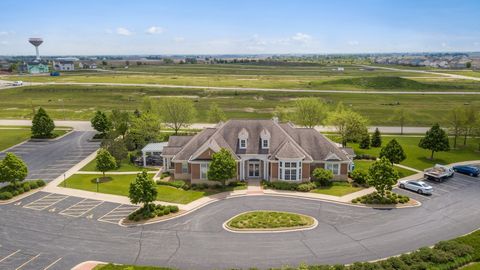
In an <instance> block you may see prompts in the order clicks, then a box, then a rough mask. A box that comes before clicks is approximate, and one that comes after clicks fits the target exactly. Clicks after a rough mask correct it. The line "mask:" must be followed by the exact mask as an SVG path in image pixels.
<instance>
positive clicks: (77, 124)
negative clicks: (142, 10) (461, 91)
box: [0, 119, 430, 134]
mask: <svg viewBox="0 0 480 270" xmlns="http://www.w3.org/2000/svg"><path fill="white" fill-rule="evenodd" d="M31 124H32V121H31V120H11V119H0V126H2V125H4V126H30V125H31ZM55 125H57V126H68V127H73V128H74V129H75V130H81V131H93V128H92V126H91V124H90V121H73V120H72V121H55ZM214 126H215V124H210V123H195V124H192V126H191V128H194V129H203V128H207V127H214ZM375 128H377V126H371V127H369V130H370V131H371V132H373V131H375ZM316 129H317V130H318V131H320V132H326V131H330V132H333V131H335V128H334V127H332V126H318V127H316ZM378 129H379V130H380V131H381V132H382V133H400V127H389V126H380V127H378ZM428 129H430V127H403V133H405V134H420V133H425V132H426V131H427V130H428Z"/></svg>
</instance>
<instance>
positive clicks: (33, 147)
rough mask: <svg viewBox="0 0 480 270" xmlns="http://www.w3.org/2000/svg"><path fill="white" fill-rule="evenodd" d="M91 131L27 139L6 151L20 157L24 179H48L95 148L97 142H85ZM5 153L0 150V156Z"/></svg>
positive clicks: (62, 171) (89, 137)
mask: <svg viewBox="0 0 480 270" xmlns="http://www.w3.org/2000/svg"><path fill="white" fill-rule="evenodd" d="M94 134H95V132H91V131H73V132H71V133H70V134H68V135H66V136H65V137H63V138H60V139H58V140H52V141H28V142H26V143H23V144H21V145H18V146H16V147H14V148H12V149H9V150H8V152H12V153H15V154H16V155H18V156H20V157H21V158H22V159H23V160H24V161H25V163H26V164H27V166H28V176H27V179H43V180H45V181H51V180H53V179H55V178H57V177H58V176H60V175H62V174H63V173H64V172H66V171H67V170H68V169H70V168H71V167H73V166H74V165H75V164H77V163H78V162H80V161H82V160H83V159H85V158H86V157H87V156H88V155H90V154H91V153H93V152H94V151H96V150H97V149H98V148H99V143H98V142H89V141H88V140H89V139H91V138H92V137H93V135H94ZM4 156H5V153H1V152H0V158H3V157H4Z"/></svg>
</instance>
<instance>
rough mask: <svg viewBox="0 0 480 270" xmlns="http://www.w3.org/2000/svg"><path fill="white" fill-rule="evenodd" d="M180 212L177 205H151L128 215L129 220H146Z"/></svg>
mask: <svg viewBox="0 0 480 270" xmlns="http://www.w3.org/2000/svg"><path fill="white" fill-rule="evenodd" d="M178 211H179V209H178V206H176V205H160V204H157V205H155V204H153V203H151V204H148V205H146V206H144V207H142V208H140V209H138V210H137V211H135V212H133V213H131V214H130V215H128V220H132V221H140V220H146V219H151V218H154V217H161V216H167V215H169V214H170V213H177V212H178Z"/></svg>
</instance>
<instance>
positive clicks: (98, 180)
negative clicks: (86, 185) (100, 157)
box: [96, 177, 100, 193]
mask: <svg viewBox="0 0 480 270" xmlns="http://www.w3.org/2000/svg"><path fill="white" fill-rule="evenodd" d="M96 182H97V193H98V184H99V183H100V178H98V177H97V181H96Z"/></svg>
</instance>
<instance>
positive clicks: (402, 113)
mask: <svg viewBox="0 0 480 270" xmlns="http://www.w3.org/2000/svg"><path fill="white" fill-rule="evenodd" d="M411 119H412V117H411V114H410V113H409V112H408V111H406V110H405V109H404V108H399V109H396V110H395V111H394V112H393V115H392V117H391V118H390V120H392V121H396V122H397V123H398V125H399V126H400V135H403V127H404V126H405V125H406V124H407V122H408V121H410V120H411Z"/></svg>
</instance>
